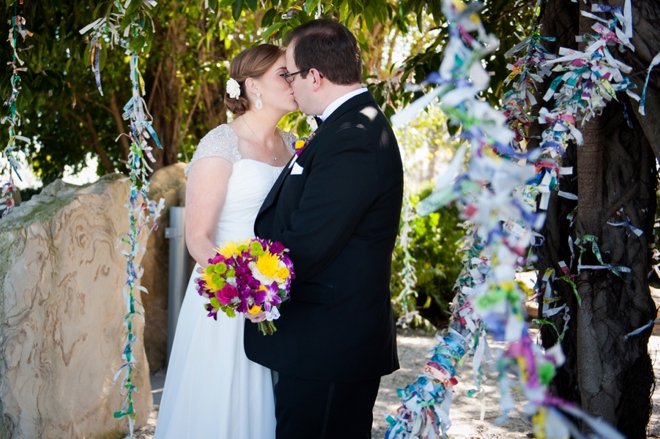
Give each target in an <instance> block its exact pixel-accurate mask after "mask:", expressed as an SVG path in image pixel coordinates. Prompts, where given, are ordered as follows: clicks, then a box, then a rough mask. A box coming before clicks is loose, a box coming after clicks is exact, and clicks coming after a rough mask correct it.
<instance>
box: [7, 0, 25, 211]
mask: <svg viewBox="0 0 660 439" xmlns="http://www.w3.org/2000/svg"><path fill="white" fill-rule="evenodd" d="M21 3H22V2H21ZM17 7H18V2H16V3H14V15H13V16H12V17H11V21H10V23H9V24H10V25H11V26H10V28H9V36H8V38H7V41H9V44H10V45H11V48H12V60H11V61H10V62H8V63H7V64H8V65H9V66H11V69H12V70H13V73H12V75H11V77H10V82H11V94H10V95H9V98H8V99H7V101H6V102H5V105H7V106H8V107H9V114H8V115H7V116H5V117H3V118H2V119H0V123H1V124H3V125H4V124H5V122H7V123H8V124H9V128H8V131H9V140H8V141H7V145H5V147H4V149H3V151H2V154H3V156H4V158H5V160H7V164H8V166H7V174H8V178H7V180H8V181H7V182H6V183H3V185H2V198H3V199H4V201H5V206H6V207H5V210H4V211H3V213H2V216H5V215H7V214H9V213H11V211H12V210H13V208H14V198H13V193H14V190H15V187H14V179H13V173H16V176H17V177H18V179H19V180H22V179H21V174H20V173H19V169H20V164H19V163H18V160H17V159H16V155H15V151H14V150H15V149H16V141H17V140H20V141H22V142H25V143H30V139H28V138H27V137H24V136H21V135H20V134H19V131H18V127H20V125H21V116H20V114H19V113H18V111H17V110H16V99H17V98H18V95H19V93H20V90H21V76H20V75H19V72H26V71H27V67H21V66H23V64H24V62H23V60H22V59H20V58H19V57H18V50H19V49H18V35H20V36H21V37H22V38H23V41H25V38H26V37H28V36H32V32H30V31H29V30H28V29H27V28H26V27H25V24H26V22H25V18H23V17H21V16H20V15H18V13H17ZM4 172H5V170H3V173H4Z"/></svg>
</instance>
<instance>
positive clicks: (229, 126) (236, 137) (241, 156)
mask: <svg viewBox="0 0 660 439" xmlns="http://www.w3.org/2000/svg"><path fill="white" fill-rule="evenodd" d="M225 126H226V127H227V128H229V131H230V132H231V134H232V135H233V136H234V142H235V146H236V152H237V153H238V156H239V157H240V159H238V161H239V162H240V161H241V160H249V161H251V162H257V163H263V164H264V165H266V166H270V167H271V168H275V169H280V170H282V169H284V167H285V166H286V164H284V165H283V166H275V165H271V164H270V163H266V162H262V161H261V160H256V159H247V158H243V154H241V152H240V151H239V150H238V135H237V134H236V132H235V131H234V129H233V128H232V127H231V125H229V124H228V123H226V124H225ZM276 129H277V132H278V133H279V134H280V137H281V138H282V141H283V142H284V145H285V146H286V139H285V138H284V131H282V130H281V129H279V128H276ZM289 160H291V157H289V158H288V159H287V162H288V161H289Z"/></svg>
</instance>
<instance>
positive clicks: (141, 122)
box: [80, 0, 165, 438]
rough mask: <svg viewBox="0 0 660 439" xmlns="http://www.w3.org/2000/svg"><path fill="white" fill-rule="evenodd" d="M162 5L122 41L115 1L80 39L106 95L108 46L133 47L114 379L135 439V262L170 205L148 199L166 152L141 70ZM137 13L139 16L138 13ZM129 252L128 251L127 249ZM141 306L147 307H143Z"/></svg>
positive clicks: (145, 7) (137, 19)
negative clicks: (119, 342) (122, 340)
mask: <svg viewBox="0 0 660 439" xmlns="http://www.w3.org/2000/svg"><path fill="white" fill-rule="evenodd" d="M155 5H156V2H155V1H153V0H144V1H143V2H141V3H140V10H139V12H138V13H136V14H135V15H134V16H133V21H132V22H131V23H130V24H128V25H127V26H126V28H125V30H124V32H123V35H120V29H121V27H120V23H121V22H122V20H123V19H124V17H125V16H126V11H127V10H126V8H127V7H128V2H127V3H126V5H125V6H122V4H121V3H120V2H119V0H115V4H114V6H115V8H116V10H117V12H112V13H110V14H109V15H108V16H106V17H103V18H99V19H98V20H96V21H94V22H93V23H91V24H89V25H87V26H85V27H84V28H83V29H81V30H80V33H82V34H85V33H87V32H89V31H91V33H90V43H89V44H90V47H89V50H90V52H89V53H90V59H89V61H90V63H91V67H92V70H93V71H94V76H95V79H96V85H97V87H98V89H99V93H101V95H103V91H102V88H101V67H102V66H101V56H102V54H103V52H102V50H106V49H105V48H104V47H105V46H104V44H103V43H102V42H104V41H107V42H109V44H110V47H112V46H114V45H118V44H120V42H121V41H126V40H128V41H129V44H128V45H127V46H126V48H125V49H126V55H127V56H128V57H129V59H130V79H131V85H132V88H131V91H132V94H131V99H130V100H129V101H128V103H127V104H126V105H125V106H124V113H123V118H124V120H128V122H129V124H130V130H129V133H128V134H123V135H125V136H127V137H128V138H129V140H130V150H129V154H128V163H127V166H128V168H129V171H130V172H129V179H130V181H131V187H130V193H129V199H128V204H126V207H127V209H128V224H129V230H128V232H126V233H125V234H124V235H123V236H122V237H121V238H120V240H119V243H118V247H120V246H121V247H122V250H121V253H122V254H123V255H124V256H126V273H127V279H126V286H125V287H124V289H123V293H124V300H125V303H126V315H125V316H124V325H125V326H126V329H127V335H126V345H125V347H124V349H123V352H122V360H123V361H124V363H123V364H122V365H121V367H120V368H119V370H118V371H117V373H116V374H115V376H114V379H113V382H116V381H117V380H118V379H119V378H120V377H121V376H122V374H123V379H122V387H123V388H124V389H125V392H126V394H125V399H124V402H123V404H122V407H121V410H120V411H118V412H115V414H114V417H115V418H123V417H126V418H127V420H128V425H129V437H131V438H132V437H133V433H134V424H135V418H136V414H137V412H136V410H135V406H134V403H133V393H134V392H137V391H138V389H137V387H136V386H135V384H134V383H133V371H134V369H135V368H136V367H137V365H136V360H135V355H134V353H133V346H134V344H135V342H136V340H137V338H136V336H135V334H134V332H133V331H134V324H133V319H134V317H135V316H140V317H142V313H141V312H139V311H138V310H137V309H136V304H137V305H140V304H139V302H137V300H136V299H135V291H136V290H137V291H141V292H143V293H147V290H146V288H144V287H143V286H140V285H138V283H139V279H140V278H141V276H142V273H143V270H142V267H141V266H140V265H138V264H136V262H135V260H136V258H137V257H138V256H139V253H140V252H141V251H145V250H146V249H145V248H144V246H143V245H141V244H140V241H139V240H140V234H141V233H142V232H143V231H146V233H147V234H149V233H151V231H153V230H154V229H155V228H156V227H157V224H156V221H155V220H156V219H157V218H158V217H159V216H160V212H161V210H162V209H163V207H164V204H165V202H164V199H160V201H159V202H158V203H156V202H155V201H153V200H149V198H148V196H147V193H148V191H149V174H150V173H151V172H152V169H151V168H150V167H149V162H155V159H154V157H153V155H152V154H151V149H152V148H151V146H149V143H148V140H149V139H150V138H153V140H154V142H155V143H156V145H157V146H158V147H159V148H160V147H161V144H160V140H159V139H158V136H157V135H156V132H155V131H154V129H153V126H152V123H151V121H152V117H151V115H150V114H149V111H148V110H147V108H146V103H145V101H144V99H143V96H144V94H145V89H144V80H143V79H142V74H141V73H140V70H139V60H140V52H141V51H142V49H143V47H144V45H145V37H144V34H145V30H144V26H147V25H151V26H152V30H153V21H152V20H151V17H150V15H149V13H148V11H149V10H150V9H151V8H152V7H153V6H155ZM133 12H135V11H133ZM127 248H128V249H127ZM140 306H141V305H140Z"/></svg>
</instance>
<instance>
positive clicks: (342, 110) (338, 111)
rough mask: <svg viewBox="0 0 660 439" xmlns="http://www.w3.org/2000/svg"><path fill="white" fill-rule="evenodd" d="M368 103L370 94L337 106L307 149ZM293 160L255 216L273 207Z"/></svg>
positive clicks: (294, 156)
mask: <svg viewBox="0 0 660 439" xmlns="http://www.w3.org/2000/svg"><path fill="white" fill-rule="evenodd" d="M370 103H373V105H376V101H375V100H374V98H373V96H372V95H371V93H370V92H366V93H362V94H359V95H357V96H355V97H354V98H351V99H349V100H348V101H346V102H344V103H343V104H342V105H341V106H339V108H337V109H336V110H335V111H333V112H332V114H331V115H330V116H329V117H328V118H327V119H326V120H325V122H323V123H322V124H321V126H319V127H318V128H317V129H316V131H315V132H314V137H313V138H312V140H310V141H309V145H308V148H311V147H312V145H313V144H314V143H315V140H316V139H317V138H318V137H319V136H320V135H321V134H322V133H324V132H325V131H327V130H328V129H330V127H331V126H332V125H333V122H335V121H336V120H337V119H338V118H339V117H341V116H343V115H344V114H345V113H346V112H348V111H350V110H352V109H354V108H355V107H357V106H364V105H367V104H370ZM295 159H297V156H296V155H295V154H294V155H293V157H292V158H291V160H289V162H288V163H287V164H286V167H285V168H284V169H283V170H282V173H281V174H280V176H279V177H278V178H277V180H276V181H275V184H274V185H273V187H272V188H271V190H270V192H269V193H268V195H267V196H266V199H265V200H264V202H263V204H262V205H261V209H259V213H258V214H257V216H259V215H261V214H262V213H263V212H264V211H265V210H266V209H268V208H269V207H270V206H272V205H273V203H274V202H275V199H276V198H277V195H278V194H279V193H280V189H281V188H282V184H284V180H286V178H287V177H288V176H289V174H291V168H292V166H291V165H292V164H291V162H292V161H293V160H295Z"/></svg>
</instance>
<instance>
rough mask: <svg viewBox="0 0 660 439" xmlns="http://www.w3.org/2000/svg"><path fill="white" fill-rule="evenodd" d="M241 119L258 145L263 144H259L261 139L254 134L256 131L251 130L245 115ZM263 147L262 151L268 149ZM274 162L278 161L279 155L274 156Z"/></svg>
mask: <svg viewBox="0 0 660 439" xmlns="http://www.w3.org/2000/svg"><path fill="white" fill-rule="evenodd" d="M241 119H243V122H245V126H247V127H248V130H250V132H251V133H252V137H254V138H255V140H256V141H257V144H259V143H261V142H259V138H258V137H257V135H256V134H254V131H252V128H250V125H249V124H248V123H247V120H245V115H243V116H242V117H241ZM261 146H262V149H266V148H265V147H264V146H263V144H262V145H261ZM273 160H275V161H277V154H273Z"/></svg>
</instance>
